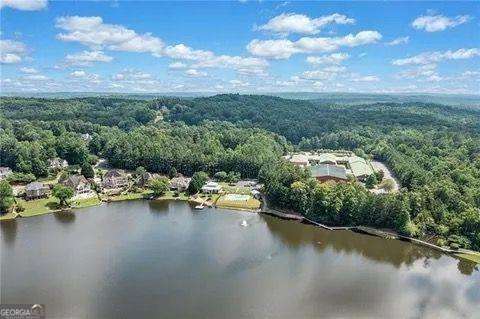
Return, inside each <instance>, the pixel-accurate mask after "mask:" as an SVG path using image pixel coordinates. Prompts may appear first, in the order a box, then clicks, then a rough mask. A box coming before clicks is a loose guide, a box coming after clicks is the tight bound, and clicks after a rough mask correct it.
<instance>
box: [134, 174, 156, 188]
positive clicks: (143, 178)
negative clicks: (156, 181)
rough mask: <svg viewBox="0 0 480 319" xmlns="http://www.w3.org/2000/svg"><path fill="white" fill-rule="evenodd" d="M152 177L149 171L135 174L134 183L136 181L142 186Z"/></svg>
mask: <svg viewBox="0 0 480 319" xmlns="http://www.w3.org/2000/svg"><path fill="white" fill-rule="evenodd" d="M153 178H154V177H153V175H152V174H150V173H149V172H145V173H143V174H142V175H140V176H137V181H136V183H137V185H138V186H141V187H143V186H146V185H147V184H148V182H150V180H151V179H153Z"/></svg>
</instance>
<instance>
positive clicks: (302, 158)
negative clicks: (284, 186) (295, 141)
mask: <svg viewBox="0 0 480 319" xmlns="http://www.w3.org/2000/svg"><path fill="white" fill-rule="evenodd" d="M289 160H290V162H292V163H308V156H307V155H304V154H293V155H292V156H291V157H290V159H289Z"/></svg>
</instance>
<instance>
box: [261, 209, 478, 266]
mask: <svg viewBox="0 0 480 319" xmlns="http://www.w3.org/2000/svg"><path fill="white" fill-rule="evenodd" d="M262 203H264V204H263V206H264V207H262V209H261V211H260V214H265V215H269V216H273V217H276V218H280V219H284V220H289V221H295V222H300V223H304V224H309V225H313V226H315V227H319V228H323V229H325V230H329V231H336V230H344V231H345V230H346V231H353V232H356V233H361V234H364V235H370V236H376V237H380V238H383V239H385V240H389V239H393V240H400V241H405V242H409V243H411V244H414V245H420V246H424V247H428V248H430V249H434V250H437V251H440V252H442V253H444V254H446V255H449V256H452V257H454V258H460V259H463V260H468V261H470V262H474V263H476V264H480V252H477V251H474V250H468V249H462V248H461V249H458V250H453V249H450V248H445V247H440V246H437V245H435V244H432V243H429V242H426V241H423V240H421V239H417V238H412V237H408V236H404V235H400V234H396V233H393V232H388V231H385V230H380V229H376V228H373V227H365V226H327V225H324V224H321V223H318V222H315V221H313V220H311V219H309V218H307V217H304V216H302V215H299V214H292V213H285V212H282V211H280V210H278V209H273V208H270V207H267V204H266V201H265V200H264V201H262Z"/></svg>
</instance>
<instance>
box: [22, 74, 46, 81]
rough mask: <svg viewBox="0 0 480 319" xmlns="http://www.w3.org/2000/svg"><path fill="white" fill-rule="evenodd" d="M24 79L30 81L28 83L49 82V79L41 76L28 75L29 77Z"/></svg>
mask: <svg viewBox="0 0 480 319" xmlns="http://www.w3.org/2000/svg"><path fill="white" fill-rule="evenodd" d="M24 79H26V80H30V81H45V80H49V79H50V78H49V77H47V76H45V75H42V74H30V75H26V76H25V77H24Z"/></svg>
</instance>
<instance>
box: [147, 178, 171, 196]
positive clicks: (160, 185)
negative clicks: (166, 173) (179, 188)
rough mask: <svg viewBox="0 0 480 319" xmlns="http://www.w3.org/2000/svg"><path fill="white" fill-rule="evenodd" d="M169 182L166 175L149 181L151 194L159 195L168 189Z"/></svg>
mask: <svg viewBox="0 0 480 319" xmlns="http://www.w3.org/2000/svg"><path fill="white" fill-rule="evenodd" d="M169 185H170V182H169V180H168V178H166V177H160V178H155V179H153V180H152V181H150V185H149V187H150V189H151V190H152V191H153V195H155V196H161V195H163V194H165V192H167V191H168V189H169Z"/></svg>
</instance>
